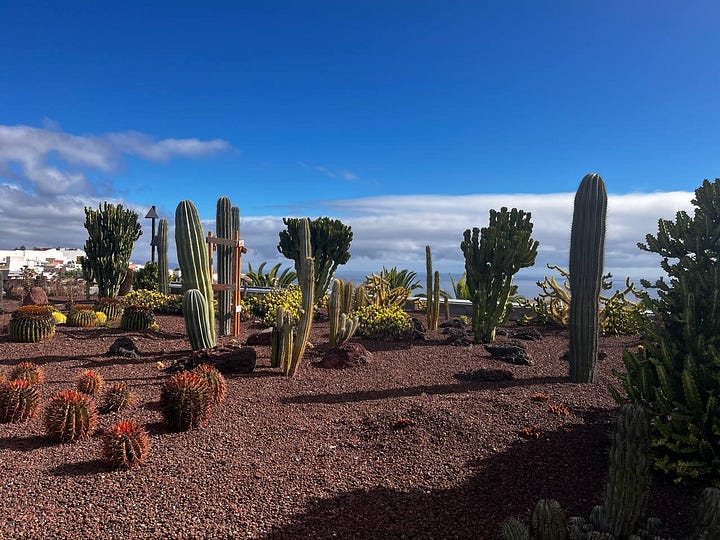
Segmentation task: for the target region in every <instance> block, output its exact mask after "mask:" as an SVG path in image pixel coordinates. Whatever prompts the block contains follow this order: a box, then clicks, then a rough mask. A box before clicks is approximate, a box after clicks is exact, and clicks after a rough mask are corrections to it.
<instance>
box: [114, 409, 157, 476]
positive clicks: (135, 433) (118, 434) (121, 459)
mask: <svg viewBox="0 0 720 540" xmlns="http://www.w3.org/2000/svg"><path fill="white" fill-rule="evenodd" d="M102 448H103V456H104V458H105V461H107V462H108V463H109V464H110V466H111V467H115V468H120V467H125V468H128V469H129V468H132V467H135V466H137V465H140V464H141V463H142V462H144V461H145V459H146V458H147V455H148V451H149V449H150V437H149V436H148V434H147V432H146V431H145V429H144V428H143V427H142V426H141V425H140V424H139V423H138V422H137V421H135V420H122V421H120V422H118V423H117V424H115V425H114V426H112V427H111V428H110V429H109V430H108V431H107V432H106V433H105V434H104V435H103V438H102Z"/></svg>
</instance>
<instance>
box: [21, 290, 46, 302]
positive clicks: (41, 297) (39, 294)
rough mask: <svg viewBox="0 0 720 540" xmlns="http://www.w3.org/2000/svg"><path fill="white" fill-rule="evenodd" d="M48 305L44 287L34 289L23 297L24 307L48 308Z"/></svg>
mask: <svg viewBox="0 0 720 540" xmlns="http://www.w3.org/2000/svg"><path fill="white" fill-rule="evenodd" d="M47 304H48V297H47V294H45V290H44V289H43V288H42V287H33V288H32V289H30V291H28V293H27V294H26V295H25V296H24V297H23V301H22V305H23V306H46V305H47Z"/></svg>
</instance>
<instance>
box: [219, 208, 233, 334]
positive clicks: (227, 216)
mask: <svg viewBox="0 0 720 540" xmlns="http://www.w3.org/2000/svg"><path fill="white" fill-rule="evenodd" d="M232 225H233V216H232V203H231V202H230V199H228V198H227V197H220V198H219V199H218V202H217V213H216V216H215V229H216V234H217V236H218V238H226V239H233V238H234V237H235V235H234V231H233V228H232ZM233 255H234V253H233V248H232V247H231V246H224V245H222V244H218V246H217V253H216V259H217V266H216V267H217V275H218V283H221V284H224V285H227V284H228V283H232V280H233V267H234V264H233ZM232 297H233V293H232V291H218V327H219V331H220V335H221V336H228V335H230V332H231V330H232V328H231V327H232V316H233V313H232V309H233V306H232Z"/></svg>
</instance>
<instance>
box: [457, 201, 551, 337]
mask: <svg viewBox="0 0 720 540" xmlns="http://www.w3.org/2000/svg"><path fill="white" fill-rule="evenodd" d="M530 217H531V214H530V212H525V211H523V210H518V209H517V208H513V209H512V210H511V211H508V209H507V208H501V209H500V211H499V212H498V211H496V210H490V223H489V225H488V226H487V227H483V228H482V229H478V228H477V227H475V228H473V230H472V232H471V231H470V229H467V230H466V231H465V233H464V236H463V238H464V239H463V241H462V243H461V244H460V248H461V249H462V252H463V254H464V255H465V275H466V281H467V287H468V291H469V293H470V297H471V300H472V303H473V320H472V324H473V333H474V337H475V341H476V342H477V343H489V342H491V341H494V339H495V330H496V329H497V327H498V326H500V325H501V324H502V323H504V322H505V320H506V319H507V315H508V311H509V307H508V299H509V298H510V295H511V294H514V293H515V291H516V290H517V287H516V286H515V285H513V282H512V280H513V276H514V275H515V274H516V273H517V272H518V271H519V270H520V269H521V268H525V267H528V266H532V265H533V264H535V257H536V256H537V248H538V244H539V242H537V241H536V240H533V239H532V238H531V236H530V235H531V234H532V229H533V224H532V222H531V221H530Z"/></svg>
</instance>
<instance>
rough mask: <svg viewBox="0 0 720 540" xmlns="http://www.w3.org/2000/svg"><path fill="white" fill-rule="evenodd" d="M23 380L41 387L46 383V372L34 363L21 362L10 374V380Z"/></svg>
mask: <svg viewBox="0 0 720 540" xmlns="http://www.w3.org/2000/svg"><path fill="white" fill-rule="evenodd" d="M13 379H22V380H24V381H28V382H29V383H30V384H32V385H34V386H35V385H41V384H42V383H43V382H45V372H44V371H43V369H42V368H41V367H40V366H38V365H37V364H35V363H34V362H20V363H19V364H18V365H17V366H15V367H14V368H13V370H12V371H11V372H10V380H13Z"/></svg>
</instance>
